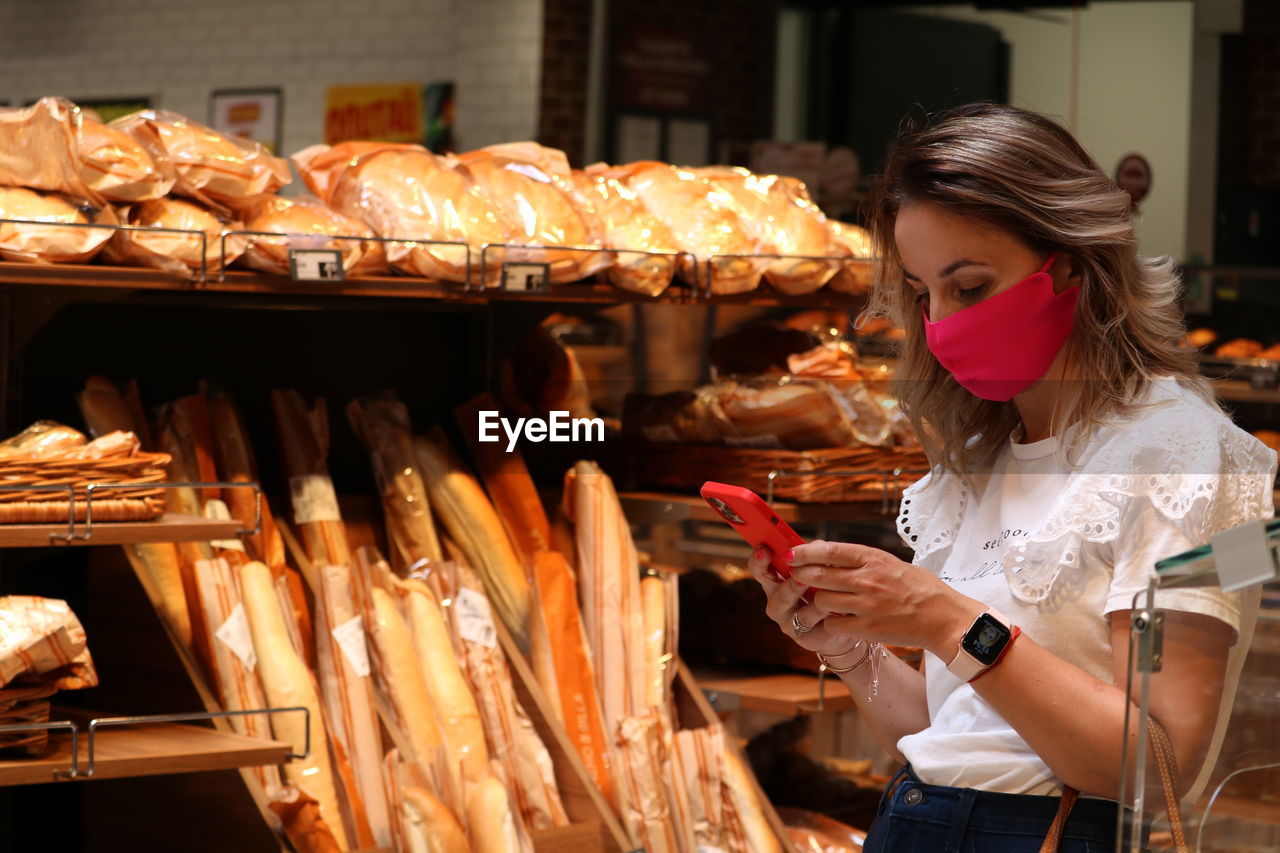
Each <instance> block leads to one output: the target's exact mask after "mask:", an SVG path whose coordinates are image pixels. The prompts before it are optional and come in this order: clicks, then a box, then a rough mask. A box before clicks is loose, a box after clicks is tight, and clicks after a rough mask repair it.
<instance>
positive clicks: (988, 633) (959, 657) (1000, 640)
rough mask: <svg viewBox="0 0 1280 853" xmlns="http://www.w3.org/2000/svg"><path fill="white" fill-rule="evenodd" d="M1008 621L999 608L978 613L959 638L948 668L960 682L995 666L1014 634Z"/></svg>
mask: <svg viewBox="0 0 1280 853" xmlns="http://www.w3.org/2000/svg"><path fill="white" fill-rule="evenodd" d="M1013 632H1014V629H1013V626H1012V625H1011V624H1010V623H1009V620H1008V619H1007V618H1005V617H1004V616H1003V615H1001V614H1000V613H999V611H996V610H988V611H987V612H986V613H983V614H981V615H980V616H978V618H977V619H974V620H973V624H972V625H970V626H969V630H968V631H966V632H965V634H964V636H963V637H962V638H961V639H960V648H959V649H958V650H957V651H956V656H955V658H954V659H952V661H951V663H949V664H947V671H948V672H950V673H951V674H952V675H954V676H955V677H956V678H958V679H960V680H961V681H972V680H973V679H974V678H977V677H978V676H979V675H981V674H982V673H983V672H985V671H986V669H987V668H988V667H990V666H994V665H995V663H996V661H998V660H1000V656H1001V655H1002V654H1004V650H1005V649H1006V648H1008V646H1009V643H1010V642H1012V640H1013V636H1014V633H1013Z"/></svg>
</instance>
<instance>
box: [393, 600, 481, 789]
mask: <svg viewBox="0 0 1280 853" xmlns="http://www.w3.org/2000/svg"><path fill="white" fill-rule="evenodd" d="M401 596H402V599H403V601H404V606H405V609H406V611H407V612H408V616H409V625H410V627H411V629H412V634H413V649H414V651H415V652H416V653H417V657H418V660H421V661H429V662H430V664H429V665H428V666H426V668H425V674H426V684H427V692H428V694H429V695H430V697H431V706H432V707H433V708H434V709H435V713H436V716H437V717H438V719H439V721H440V724H441V726H442V727H443V730H442V734H443V737H444V744H445V749H446V751H447V752H448V757H449V761H450V763H451V764H452V765H454V766H455V767H458V768H460V769H461V771H462V776H463V779H464V780H466V781H476V780H478V779H480V778H482V777H483V776H484V775H485V774H486V773H487V772H488V767H489V749H488V746H487V745H486V743H485V737H484V725H483V724H482V723H481V721H480V710H479V708H478V707H477V706H476V700H475V696H473V695H472V693H471V687H470V686H469V685H468V684H467V681H466V679H465V678H464V677H463V675H462V669H461V667H460V666H459V664H458V657H457V653H456V652H455V650H454V647H453V641H452V639H451V638H450V631H449V627H448V625H447V623H446V622H445V617H444V614H443V613H442V612H441V610H440V603H439V602H438V601H437V600H436V597H435V595H434V593H432V591H431V590H430V589H429V588H428V587H427V585H426V584H425V583H424V582H423V581H421V580H416V579H411V580H408V581H405V582H404V584H403V585H402V586H401Z"/></svg>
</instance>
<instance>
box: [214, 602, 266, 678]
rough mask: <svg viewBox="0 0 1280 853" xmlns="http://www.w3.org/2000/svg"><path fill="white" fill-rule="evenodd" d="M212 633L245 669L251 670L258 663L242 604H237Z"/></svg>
mask: <svg viewBox="0 0 1280 853" xmlns="http://www.w3.org/2000/svg"><path fill="white" fill-rule="evenodd" d="M213 635H214V636H215V637H217V638H218V639H219V640H220V641H221V642H222V644H223V645H224V646H226V647H227V648H229V649H231V653H232V654H234V655H235V656H236V657H238V658H240V662H241V663H242V664H244V668H245V669H247V670H249V671H250V672H253V670H254V668H255V667H256V666H257V665H258V655H257V653H256V652H254V650H253V637H252V635H250V633H249V619H248V617H247V616H246V615H245V612H244V604H237V605H236V606H235V609H234V610H232V611H231V615H230V616H228V617H227V621H226V622H223V623H222V625H221V626H220V627H219V628H218V630H217V631H214V633H213Z"/></svg>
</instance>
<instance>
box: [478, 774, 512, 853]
mask: <svg viewBox="0 0 1280 853" xmlns="http://www.w3.org/2000/svg"><path fill="white" fill-rule="evenodd" d="M467 823H468V824H469V825H470V828H471V846H472V849H473V850H474V851H475V853H520V849H521V848H520V836H519V833H518V832H517V831H516V821H515V816H514V815H513V814H512V813H511V800H510V799H509V798H508V797H507V789H506V788H505V787H504V786H503V784H502V783H501V782H499V781H498V779H497V777H495V776H493V775H492V774H490V775H488V776H485V777H484V778H483V779H481V780H480V781H478V782H476V783H475V784H474V785H472V786H471V790H470V791H469V792H468V794H467Z"/></svg>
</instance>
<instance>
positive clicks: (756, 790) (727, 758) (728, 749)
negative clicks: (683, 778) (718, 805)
mask: <svg viewBox="0 0 1280 853" xmlns="http://www.w3.org/2000/svg"><path fill="white" fill-rule="evenodd" d="M721 756H722V757H723V763H722V765H721V772H722V774H723V779H724V785H723V788H722V790H723V792H724V814H725V826H726V830H727V836H728V840H729V851H730V853H783V849H782V844H781V842H779V841H778V837H777V835H775V834H774V832H773V828H772V827H771V826H770V825H769V820H768V818H766V817H765V814H764V809H763V808H762V807H761V805H760V797H761V793H760V785H759V783H758V782H756V779H755V776H754V775H752V773H751V768H750V767H748V766H747V764H746V762H745V761H744V760H743V758H742V756H741V755H740V754H739V753H738V751H737V749H735V748H734V747H733V745H732V744H727V743H726V744H725V750H724V752H722V753H721Z"/></svg>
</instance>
